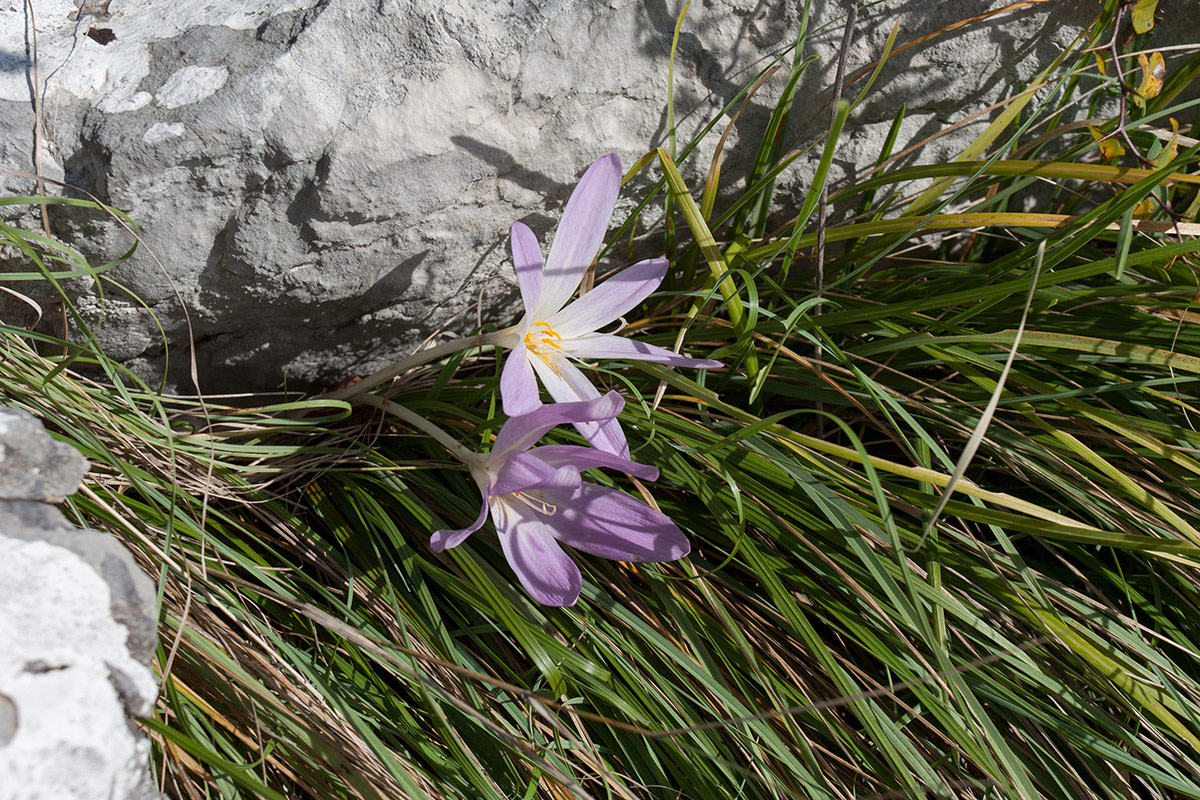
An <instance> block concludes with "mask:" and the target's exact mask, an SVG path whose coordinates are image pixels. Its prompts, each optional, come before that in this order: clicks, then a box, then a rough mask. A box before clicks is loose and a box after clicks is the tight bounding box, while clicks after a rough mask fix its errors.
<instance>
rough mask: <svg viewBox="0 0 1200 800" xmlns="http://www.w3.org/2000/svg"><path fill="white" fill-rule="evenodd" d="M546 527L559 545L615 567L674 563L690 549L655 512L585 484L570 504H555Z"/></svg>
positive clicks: (676, 530) (678, 532)
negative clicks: (632, 563)
mask: <svg viewBox="0 0 1200 800" xmlns="http://www.w3.org/2000/svg"><path fill="white" fill-rule="evenodd" d="M548 525H549V526H550V527H551V529H552V530H553V531H554V535H555V536H557V537H558V540H559V541H560V542H562V543H563V544H568V545H570V546H571V547H574V548H575V549H576V550H582V551H583V552H585V553H591V554H592V555H596V556H600V557H601V558H611V559H613V560H615V561H674V560H675V559H677V558H683V557H684V556H686V555H687V554H688V553H689V552H691V549H692V545H691V542H689V541H688V538H687V536H685V535H684V533H683V531H681V530H679V526H677V525H676V524H675V523H674V522H672V521H671V520H670V519H669V518H668V517H667V516H666V515H665V514H663V513H662V512H661V511H656V510H655V509H653V508H651V507H650V506H648V505H646V504H645V503H643V502H642V501H641V500H637V499H636V498H633V497H631V496H629V495H627V494H624V493H623V492H618V491H616V490H615V489H608V488H606V487H604V486H597V485H596V484H594V483H587V482H586V481H585V482H584V483H583V484H582V485H581V486H580V487H579V490H578V491H577V492H575V494H574V495H573V496H572V497H571V499H570V502H566V501H565V500H564V501H560V502H559V505H558V511H557V513H556V514H555V515H554V517H553V518H552V519H551V520H549V521H548Z"/></svg>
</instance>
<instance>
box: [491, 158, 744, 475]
mask: <svg viewBox="0 0 1200 800" xmlns="http://www.w3.org/2000/svg"><path fill="white" fill-rule="evenodd" d="M620 188H621V159H620V158H618V157H617V154H616V153H609V154H608V155H606V156H602V157H600V158H599V159H597V160H596V162H595V163H594V164H592V165H591V166H590V167H588V170H587V172H585V173H584V175H583V178H581V179H580V181H579V185H578V186H576V187H575V191H574V192H572V194H571V199H570V200H568V201H567V208H566V210H565V211H564V212H563V216H562V221H561V222H560V223H559V226H558V233H557V235H555V237H554V242H553V244H552V245H551V246H550V256H549V258H548V259H547V260H546V264H545V266H544V267H543V266H542V254H541V248H540V247H539V245H538V241H537V238H536V237H535V236H534V235H533V231H531V230H529V228H528V227H526V226H525V225H523V224H522V223H520V222H514V223H513V225H512V251H513V265H514V266H515V267H516V271H517V284H518V285H519V286H520V288H521V300H522V301H523V302H524V304H525V315H524V316H523V317H521V321H520V322H518V323H517V324H516V325H514V326H513V327H512V328H509V329H507V330H504V331H501V332H500V333H499V334H498V335H497V337H496V340H495V341H496V344H498V345H500V346H502V347H508V348H510V349H511V350H512V353H510V354H509V356H508V359H507V360H506V361H505V363H504V371H503V373H502V374H501V376H500V396H501V399H502V401H503V404H504V413H506V414H508V415H509V416H515V415H519V414H527V413H529V412H530V411H533V410H534V409H535V408H537V407H538V406H540V405H541V400H540V399H539V397H538V387H537V380H536V379H535V378H534V374H535V373H536V374H537V377H538V378H540V379H541V381H542V384H543V385H545V387H546V390H547V391H549V392H550V396H551V397H553V398H554V399H555V400H556V401H558V402H569V401H572V400H592V399H595V398H597V397H599V396H600V392H599V391H597V389H596V387H594V386H592V384H591V382H590V381H588V379H587V378H586V377H585V376H584V374H583V373H582V372H581V371H580V370H579V368H578V367H576V366H575V364H574V363H572V361H573V360H578V361H590V360H592V359H597V358H625V359H634V360H640V361H655V362H658V363H660V364H671V365H673V366H677V367H697V368H700V369H713V368H715V367H720V366H721V362H720V361H712V360H708V359H699V358H687V357H686V356H682V355H680V354H679V353H676V352H673V351H671V350H667V349H666V348H663V347H655V346H654V345H651V344H643V343H641V342H635V341H633V340H632V339H627V338H625V337H623V336H614V335H612V334H608V333H597V331H598V330H599V329H600V328H603V327H605V326H607V325H610V324H612V323H613V322H616V321H617V320H618V319H620V318H621V316H622V315H623V314H626V313H628V312H629V311H630V310H631V309H632V308H633V307H634V306H636V305H637V304H638V303H640V302H642V301H643V300H645V299H646V297H647V296H649V295H650V293H651V292H653V291H654V290H655V289H657V288H658V285H659V284H660V283H662V280H663V277H664V276H665V275H666V274H667V260H666V259H665V258H651V259H648V260H646V261H640V262H638V263H637V264H634V265H633V266H631V267H629V268H627V269H625V270H622V271H621V272H620V273H618V274H617V275H615V276H613V277H611V278H609V279H608V280H607V281H605V282H604V283H603V284H601V285H600V286H598V287H596V288H595V289H593V290H592V291H590V292H588V293H587V294H585V295H584V296H583V297H580V298H579V299H578V300H576V301H575V302H573V303H571V304H569V305H567V301H568V300H570V299H571V295H573V294H574V293H575V290H576V289H577V288H578V287H579V282H580V281H581V280H582V279H583V275H584V273H585V272H586V271H587V268H588V266H589V265H590V264H591V263H592V259H593V258H595V257H596V253H597V251H598V250H599V249H600V245H601V244H602V243H603V241H604V233H605V231H606V230H607V229H608V223H609V220H610V219H611V218H612V213H613V207H614V206H615V205H616V202H617V192H618V191H619V190H620ZM564 306H565V308H564ZM576 427H577V428H578V429H579V431H580V433H582V434H583V435H584V436H585V437H586V438H587V440H588V441H589V442H591V443H592V444H593V445H595V446H596V447H599V448H601V449H604V450H607V451H609V452H611V453H615V454H617V455H619V456H624V457H626V458H627V457H628V456H629V446H628V445H627V444H626V442H625V434H624V432H622V430H621V426H620V424H619V423H618V422H617V420H616V419H615V418H614V419H608V420H605V421H601V422H585V423H576Z"/></svg>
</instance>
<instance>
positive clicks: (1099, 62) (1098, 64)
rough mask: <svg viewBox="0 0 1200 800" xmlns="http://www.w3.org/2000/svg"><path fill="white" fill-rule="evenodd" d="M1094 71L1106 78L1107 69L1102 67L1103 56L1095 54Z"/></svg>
mask: <svg viewBox="0 0 1200 800" xmlns="http://www.w3.org/2000/svg"><path fill="white" fill-rule="evenodd" d="M1096 69H1098V70H1100V74H1101V75H1104V76H1107V75H1108V67H1106V66H1104V56H1102V55H1100V54H1099V53H1096Z"/></svg>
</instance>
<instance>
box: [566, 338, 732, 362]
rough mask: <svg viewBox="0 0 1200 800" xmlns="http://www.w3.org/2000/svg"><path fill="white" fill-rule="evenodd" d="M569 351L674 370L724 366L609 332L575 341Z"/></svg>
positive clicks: (586, 356)
mask: <svg viewBox="0 0 1200 800" xmlns="http://www.w3.org/2000/svg"><path fill="white" fill-rule="evenodd" d="M570 348H571V355H572V356H574V357H576V358H581V359H584V360H589V359H593V358H624V359H628V360H630V361H653V362H654V363H656V364H670V365H671V366H673V367H692V368H694V369H717V368H719V367H723V366H725V365H724V364H722V363H721V362H720V361H713V360H712V359H711V358H688V357H687V356H681V355H679V353H676V352H674V351H673V350H668V349H667V348H665V347H658V346H656V345H652V344H646V343H645V342H639V341H637V340H636V339H628V338H626V337H624V336H613V335H612V334H609V333H593V334H590V335H588V336H581V337H579V338H578V339H572V340H571V342H570Z"/></svg>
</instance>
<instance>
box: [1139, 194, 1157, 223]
mask: <svg viewBox="0 0 1200 800" xmlns="http://www.w3.org/2000/svg"><path fill="white" fill-rule="evenodd" d="M1156 208H1158V203H1157V202H1156V201H1155V200H1154V198H1153V197H1147V198H1146V199H1144V200H1142V202H1140V203H1138V204H1137V205H1136V206H1134V207H1133V216H1134V219H1141V218H1142V217H1148V216H1150V215H1151V214H1153V213H1154V210H1155V209H1156Z"/></svg>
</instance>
